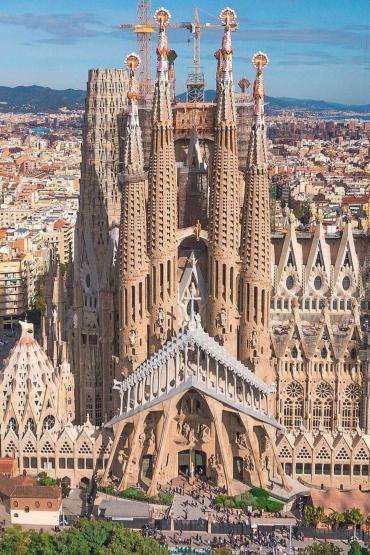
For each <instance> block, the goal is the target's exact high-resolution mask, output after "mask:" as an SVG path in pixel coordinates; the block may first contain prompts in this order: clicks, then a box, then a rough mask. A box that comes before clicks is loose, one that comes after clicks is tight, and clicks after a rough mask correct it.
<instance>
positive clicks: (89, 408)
mask: <svg viewBox="0 0 370 555" xmlns="http://www.w3.org/2000/svg"><path fill="white" fill-rule="evenodd" d="M92 410H93V404H92V398H91V395H88V396H87V397H86V413H87V414H89V416H92Z"/></svg>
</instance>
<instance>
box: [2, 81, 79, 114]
mask: <svg viewBox="0 0 370 555" xmlns="http://www.w3.org/2000/svg"><path fill="white" fill-rule="evenodd" d="M85 96H86V92H85V91H79V90H75V89H66V90H64V91H59V90H55V89H50V88H48V87H39V86H37V85H32V86H30V87H22V86H20V87H0V112H55V111H57V110H59V108H64V107H65V108H69V109H72V110H73V109H83V108H84V106H85Z"/></svg>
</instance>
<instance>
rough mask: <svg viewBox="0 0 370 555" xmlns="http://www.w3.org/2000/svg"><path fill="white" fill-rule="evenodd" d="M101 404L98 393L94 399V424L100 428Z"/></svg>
mask: <svg viewBox="0 0 370 555" xmlns="http://www.w3.org/2000/svg"><path fill="white" fill-rule="evenodd" d="M102 420H103V418H102V402H101V397H100V395H99V393H98V394H97V396H96V397H95V424H96V425H97V426H101V423H102Z"/></svg>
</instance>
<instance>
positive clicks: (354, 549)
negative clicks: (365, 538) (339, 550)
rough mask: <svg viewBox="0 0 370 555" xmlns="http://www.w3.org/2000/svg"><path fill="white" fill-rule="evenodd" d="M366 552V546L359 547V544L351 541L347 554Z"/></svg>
mask: <svg viewBox="0 0 370 555" xmlns="http://www.w3.org/2000/svg"><path fill="white" fill-rule="evenodd" d="M368 553H369V551H368V549H366V547H361V545H360V544H359V543H358V542H356V541H354V542H352V543H351V547H350V550H349V552H348V554H349V555H367V554H368Z"/></svg>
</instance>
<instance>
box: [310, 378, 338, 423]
mask: <svg viewBox="0 0 370 555" xmlns="http://www.w3.org/2000/svg"><path fill="white" fill-rule="evenodd" d="M332 424H333V395H332V389H331V387H330V385H329V384H328V383H325V382H321V383H319V384H318V385H317V386H316V390H315V399H314V402H313V408H312V428H313V429H314V430H318V429H319V428H324V429H325V430H329V429H331V428H332Z"/></svg>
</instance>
